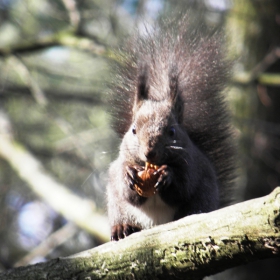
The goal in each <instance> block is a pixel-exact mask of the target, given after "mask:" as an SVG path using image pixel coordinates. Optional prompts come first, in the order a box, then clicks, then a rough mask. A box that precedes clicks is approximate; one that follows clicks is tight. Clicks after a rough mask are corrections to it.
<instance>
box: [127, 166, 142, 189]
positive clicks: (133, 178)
mask: <svg viewBox="0 0 280 280" xmlns="http://www.w3.org/2000/svg"><path fill="white" fill-rule="evenodd" d="M143 169H144V168H143V167H142V166H137V165H134V166H126V181H127V184H128V186H129V187H130V188H131V189H132V190H134V191H135V188H134V185H135V184H136V185H137V184H139V183H140V181H141V178H139V176H138V172H139V171H142V170H143Z"/></svg>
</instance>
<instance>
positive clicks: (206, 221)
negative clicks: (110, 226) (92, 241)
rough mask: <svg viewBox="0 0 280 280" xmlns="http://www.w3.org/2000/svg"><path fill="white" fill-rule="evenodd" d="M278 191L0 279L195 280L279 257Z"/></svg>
mask: <svg viewBox="0 0 280 280" xmlns="http://www.w3.org/2000/svg"><path fill="white" fill-rule="evenodd" d="M279 251H280V188H276V189H275V190H274V191H273V192H272V193H271V194H270V195H268V196H266V197H263V198H258V199H254V200H250V201H247V202H243V203H239V204H236V205H233V206H230V207H227V208H224V209H221V210H218V211H215V212H212V213H208V214H200V215H192V216H189V217H186V218H184V219H181V220H179V221H176V222H173V223H169V224H166V225H162V226H158V227H155V228H153V229H150V230H146V231H142V232H140V233H135V234H132V235H131V236H129V237H128V238H126V239H125V240H122V241H119V242H111V243H107V244H104V245H102V246H99V247H97V248H94V249H91V250H88V251H86V252H83V253H79V254H76V255H74V256H71V257H67V258H59V259H55V260H51V261H49V262H46V263H41V264H37V265H33V266H27V267H21V268H16V269H13V270H11V271H10V272H6V273H4V274H2V275H0V278H1V279H2V280H6V279H9V280H13V279H201V278H203V277H204V276H206V275H210V274H215V273H218V272H220V271H223V270H225V269H227V268H230V267H234V266H237V265H240V264H246V263H248V262H251V261H255V260H258V259H264V258H272V257H279V256H280V253H279Z"/></svg>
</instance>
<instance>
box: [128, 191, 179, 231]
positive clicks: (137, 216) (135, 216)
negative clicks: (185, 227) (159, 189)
mask: <svg viewBox="0 0 280 280" xmlns="http://www.w3.org/2000/svg"><path fill="white" fill-rule="evenodd" d="M131 206H132V205H131ZM129 210H130V215H131V218H132V220H134V221H135V222H136V224H139V225H141V228H142V229H147V228H151V227H153V226H156V225H161V224H165V223H169V222H171V221H173V219H174V214H175V209H174V208H172V207H170V206H169V205H167V204H166V203H165V202H163V200H162V199H161V198H160V196H159V195H158V194H156V195H154V196H152V197H149V198H148V199H147V201H146V202H145V203H144V204H143V205H141V206H140V207H135V206H132V209H129ZM128 213H129V212H128Z"/></svg>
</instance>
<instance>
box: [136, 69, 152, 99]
mask: <svg viewBox="0 0 280 280" xmlns="http://www.w3.org/2000/svg"><path fill="white" fill-rule="evenodd" d="M148 71H149V70H148V67H147V65H140V66H139V72H138V81H137V93H136V98H135V102H136V104H138V103H139V102H141V101H143V100H145V99H148V95H149V85H148V75H149V73H148Z"/></svg>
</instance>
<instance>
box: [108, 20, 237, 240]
mask: <svg viewBox="0 0 280 280" xmlns="http://www.w3.org/2000/svg"><path fill="white" fill-rule="evenodd" d="M224 52H225V49H224V48H223V36H222V35H221V34H220V33H219V32H213V33H212V34H211V33H210V34H207V35H205V34H203V32H199V31H194V30H190V29H189V28H188V21H187V20H186V19H185V18H184V19H181V20H179V21H170V22H161V23H160V24H159V25H157V26H156V27H155V28H153V29H152V30H147V32H146V34H144V35H137V36H136V37H134V38H133V39H130V40H129V41H128V43H127V44H126V45H125V46H124V47H123V48H122V49H121V50H120V52H119V54H118V61H119V63H118V64H116V65H115V67H114V70H113V72H114V73H115V74H114V75H115V76H114V79H113V82H112V84H111V86H110V92H111V96H112V102H113V104H112V107H114V112H113V115H114V117H115V118H114V120H115V124H114V127H115V130H116V131H117V132H118V133H119V135H120V136H121V138H122V142H121V145H120V150H119V155H118V158H117V159H116V160H115V161H114V162H112V164H111V166H110V169H109V182H108V185H107V203H108V216H109V221H110V226H111V240H119V239H122V238H124V237H126V236H128V235H130V234H132V233H134V232H136V231H139V230H142V229H146V228H150V227H152V226H155V225H159V224H163V223H167V222H171V221H174V220H177V219H180V218H182V217H185V216H187V215H191V214H198V213H203V212H209V211H212V210H215V209H218V208H219V207H222V206H224V205H226V204H227V202H228V200H229V199H230V190H231V189H232V185H233V173H234V172H233V171H234V145H233V144H232V130H231V125H230V120H229V114H228V109H227V106H226V104H225V100H224V94H223V92H224V89H225V86H226V82H227V78H228V73H229V68H230V63H229V62H228V61H227V60H226V59H225V57H224V56H225V55H224ZM145 162H150V163H153V164H156V165H158V166H161V167H160V176H159V178H158V182H157V184H156V185H155V188H156V190H157V193H156V194H155V195H154V196H152V197H149V198H146V197H142V196H140V195H139V194H138V193H137V192H136V191H135V189H134V184H135V183H136V182H137V172H138V171H140V170H143V168H144V166H145Z"/></svg>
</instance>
